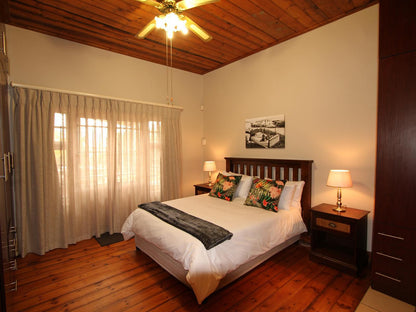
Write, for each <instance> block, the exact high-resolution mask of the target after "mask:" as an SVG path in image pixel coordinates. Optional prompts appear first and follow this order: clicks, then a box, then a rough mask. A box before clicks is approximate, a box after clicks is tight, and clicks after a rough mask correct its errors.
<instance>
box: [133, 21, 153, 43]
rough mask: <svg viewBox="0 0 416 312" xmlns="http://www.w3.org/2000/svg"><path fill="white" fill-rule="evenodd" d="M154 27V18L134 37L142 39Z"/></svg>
mask: <svg viewBox="0 0 416 312" xmlns="http://www.w3.org/2000/svg"><path fill="white" fill-rule="evenodd" d="M155 27H156V21H155V19H152V20H151V21H150V23H148V24H147V25H146V26H144V28H143V29H142V31H141V32H139V33H138V34H136V37H137V38H139V39H144V38H145V37H146V36H147V35H148V34H149V33H150V32H151V31H152V30H153V29H154V28H155Z"/></svg>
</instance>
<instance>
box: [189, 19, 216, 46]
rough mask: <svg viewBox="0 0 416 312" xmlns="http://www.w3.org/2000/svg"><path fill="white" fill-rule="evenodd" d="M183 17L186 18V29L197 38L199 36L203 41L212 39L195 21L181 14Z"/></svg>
mask: <svg viewBox="0 0 416 312" xmlns="http://www.w3.org/2000/svg"><path fill="white" fill-rule="evenodd" d="M183 18H185V19H186V27H188V29H189V30H190V31H192V32H193V33H194V34H195V35H197V36H198V37H199V38H201V39H202V40H204V41H210V40H211V39H212V37H211V35H210V34H209V33H207V32H206V31H205V30H203V29H202V28H201V27H200V26H199V25H198V24H197V23H195V22H194V21H193V20H191V19H190V18H189V17H187V16H183Z"/></svg>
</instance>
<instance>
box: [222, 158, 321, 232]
mask: <svg viewBox="0 0 416 312" xmlns="http://www.w3.org/2000/svg"><path fill="white" fill-rule="evenodd" d="M224 158H225V160H226V170H227V171H232V172H236V173H241V174H246V175H250V176H259V177H260V178H270V179H281V180H283V179H285V180H292V181H305V186H304V188H303V193H302V200H301V203H302V218H303V221H304V222H305V224H306V226H307V227H308V228H309V225H310V209H311V194H312V163H313V160H294V159H263V158H239V157H224Z"/></svg>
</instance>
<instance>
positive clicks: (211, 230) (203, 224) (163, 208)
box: [139, 201, 233, 250]
mask: <svg viewBox="0 0 416 312" xmlns="http://www.w3.org/2000/svg"><path fill="white" fill-rule="evenodd" d="M139 208H142V209H144V210H146V211H147V212H150V213H151V214H153V215H154V216H156V217H158V218H159V219H161V220H163V221H165V222H167V223H169V224H171V225H173V226H175V227H177V228H179V229H181V230H183V231H185V232H187V233H189V234H191V235H192V236H195V237H196V238H197V239H199V240H200V241H201V242H202V244H203V245H204V246H205V248H206V249H207V250H209V249H211V248H212V247H215V246H217V245H218V244H221V243H222V242H224V241H225V240H227V239H231V237H232V236H233V233H231V232H229V231H227V230H226V229H224V228H222V227H220V226H218V225H215V224H213V223H211V222H208V221H205V220H202V219H199V218H197V217H195V216H193V215H190V214H187V213H186V212H183V211H181V210H179V209H176V208H173V207H171V206H168V205H166V204H163V203H161V202H159V201H154V202H150V203H145V204H140V205H139Z"/></svg>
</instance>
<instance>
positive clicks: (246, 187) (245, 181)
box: [221, 171, 253, 198]
mask: <svg viewBox="0 0 416 312" xmlns="http://www.w3.org/2000/svg"><path fill="white" fill-rule="evenodd" d="M221 173H222V175H224V176H233V175H234V176H241V180H240V183H238V185H237V189H236V190H235V192H234V197H233V198H237V197H243V198H246V197H247V196H248V193H249V192H250V189H251V184H252V183H253V177H251V176H248V175H245V174H239V173H234V172H226V171H221Z"/></svg>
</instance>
